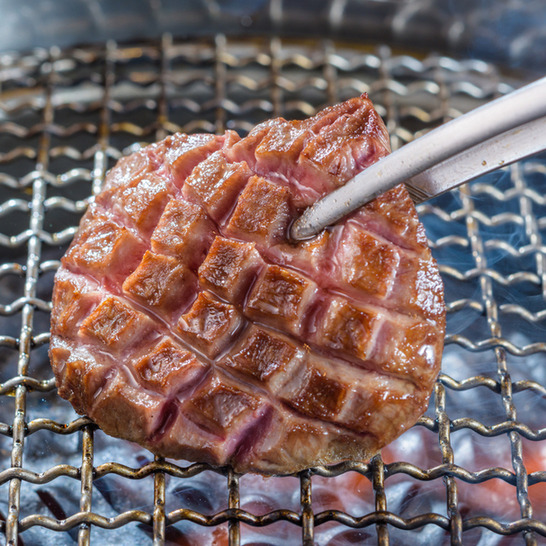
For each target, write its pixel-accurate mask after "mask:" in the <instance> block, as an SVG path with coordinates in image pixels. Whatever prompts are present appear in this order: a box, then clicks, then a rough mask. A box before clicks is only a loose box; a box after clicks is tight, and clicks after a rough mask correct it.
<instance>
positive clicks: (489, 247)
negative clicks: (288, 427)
mask: <svg viewBox="0 0 546 546" xmlns="http://www.w3.org/2000/svg"><path fill="white" fill-rule="evenodd" d="M1 61H2V64H1V65H0V86H1V87H0V192H1V194H2V202H1V204H0V246H1V249H2V250H1V252H2V256H3V258H2V263H1V265H0V327H1V330H0V358H1V359H2V366H1V368H0V382H1V384H0V396H1V398H0V433H1V434H0V453H1V456H2V466H1V467H0V517H1V520H2V521H1V530H2V532H3V533H4V534H5V537H6V542H7V543H8V544H13V545H15V544H37V543H44V544H46V543H49V542H51V543H55V544H61V543H66V544H73V543H79V544H93V543H97V544H99V543H102V544H104V543H112V542H115V541H116V540H117V541H120V539H119V537H125V540H128V539H127V537H128V536H131V537H133V535H134V538H131V541H133V542H135V544H140V543H142V544H146V543H149V542H150V541H153V543H154V544H196V543H199V542H201V543H203V544H224V543H225V544H230V545H238V544H250V543H254V544H256V543H258V542H260V543H262V544H268V543H273V544H274V543H279V542H278V540H280V538H279V537H281V536H283V537H285V536H286V537H288V538H285V540H283V541H284V542H286V543H287V544H291V543H294V544H301V543H303V544H306V545H309V544H314V543H316V544H349V543H369V544H373V543H377V544H381V545H387V544H402V543H408V542H411V543H418V542H420V543H423V544H431V543H435V544H440V543H451V544H464V543H468V544H478V543H480V544H497V543H499V544H500V543H501V542H500V539H501V538H502V537H506V539H510V538H511V539H513V540H514V541H515V542H514V543H525V544H537V543H538V542H539V541H540V540H542V537H544V536H546V494H544V488H546V485H545V484H546V466H545V465H546V463H545V461H546V447H545V444H546V442H545V440H546V428H545V423H544V419H543V418H542V417H541V414H542V415H544V408H545V401H546V377H545V374H546V371H545V369H546V366H545V364H546V342H545V339H546V335H545V319H546V315H545V310H544V307H545V302H546V246H545V243H544V237H545V235H546V201H545V199H544V195H545V194H546V181H545V179H546V177H545V176H544V175H545V174H546V168H545V166H544V163H543V162H541V161H540V160H539V159H533V160H528V161H526V162H521V163H518V164H516V165H514V166H512V167H510V168H507V169H505V170H504V171H501V172H500V173H496V174H493V175H489V176H488V177H484V178H482V179H480V180H478V181H477V182H476V183H474V184H472V185H470V186H467V187H463V188H462V189H461V190H460V191H458V192H456V193H452V194H449V195H446V196H442V197H440V198H437V199H436V200H433V201H431V202H429V203H426V204H424V205H421V206H420V209H419V210H420V214H421V217H422V219H423V222H424V223H425V226H426V228H427V233H428V235H429V238H430V242H431V247H432V248H433V252H434V253H435V256H436V258H437V260H438V262H439V263H440V267H441V271H442V274H443V277H444V280H445V282H446V299H447V303H448V335H447V338H446V351H445V358H444V367H443V374H442V375H441V376H440V378H439V381H438V382H437V384H436V387H435V392H434V398H433V400H432V401H431V406H430V408H429V411H428V412H427V413H426V414H425V416H424V417H423V418H422V419H421V420H420V422H419V424H418V426H416V427H414V429H412V431H410V432H409V433H408V434H410V435H411V434H414V436H415V434H417V435H418V436H417V438H418V439H419V441H422V442H424V443H423V444H418V445H417V448H416V447H415V445H413V447H412V448H411V449H413V451H417V452H418V456H417V458H415V457H414V458H413V459H412V457H411V456H410V457H409V459H408V460H406V458H402V457H403V456H404V446H405V444H404V441H403V440H402V441H401V443H400V442H399V443H398V448H395V449H394V451H391V452H390V453H385V452H384V453H383V455H382V456H377V457H375V458H374V459H373V460H371V461H370V462H367V463H364V462H355V461H353V462H346V463H342V464H339V465H336V466H333V467H329V468H324V467H319V468H313V469H311V470H309V471H306V472H303V473H301V474H299V475H298V476H297V477H292V478H290V477H286V478H278V479H277V478H274V479H272V480H273V481H269V482H263V484H265V485H263V484H262V485H263V487H267V484H268V483H269V484H270V486H271V487H272V488H275V487H277V488H278V491H279V498H280V499H281V500H282V498H283V497H282V495H283V494H284V495H286V494H288V495H296V496H297V499H296V500H295V501H294V499H293V498H292V497H290V501H287V502H285V503H284V504H283V503H282V502H281V501H279V504H278V506H271V505H269V506H268V507H266V508H264V506H262V507H261V508H259V507H258V508H257V507H256V505H254V509H252V506H253V505H251V504H250V503H249V502H248V498H247V497H248V491H249V488H251V487H255V484H253V483H254V482H252V483H251V482H248V480H249V478H248V477H246V476H237V475H235V474H234V473H233V472H231V471H230V470H229V469H220V470H211V469H210V468H209V467H208V466H206V465H203V464H192V465H186V464H183V463H178V464H176V463H173V462H168V461H165V460H162V459H161V458H155V460H152V459H151V458H150V457H149V454H148V455H146V453H147V452H144V450H139V449H137V448H134V447H128V446H127V445H126V443H125V442H121V441H119V440H115V439H111V438H105V437H103V436H102V433H101V432H100V431H98V430H97V429H96V427H95V426H94V425H93V423H91V422H90V421H89V420H87V419H86V418H84V417H78V416H76V415H75V414H74V413H73V412H72V410H71V409H70V408H69V407H68V404H67V403H66V402H64V401H62V400H60V399H59V398H58V397H57V396H56V393H55V385H54V381H53V379H52V378H51V375H52V374H51V371H50V369H49V367H48V361H47V343H48V321H49V307H50V303H49V298H50V295H51V287H52V279H53V274H54V272H55V270H56V267H57V266H58V260H59V259H60V257H61V256H62V254H63V252H64V250H65V249H66V247H67V245H68V243H69V242H70V240H71V238H72V236H73V234H74V232H75V229H76V227H75V226H76V225H77V223H78V220H79V217H80V216H81V214H82V213H83V211H84V210H85V208H86V206H87V204H88V202H89V199H90V196H91V195H93V194H96V193H97V192H98V191H99V190H100V187H101V183H102V180H103V178H104V175H105V172H106V171H107V169H108V168H110V167H111V166H112V165H113V164H114V163H115V161H116V160H117V159H118V158H119V157H120V156H121V155H122V154H124V153H127V152H128V151H130V150H132V149H134V147H135V144H134V143H135V141H138V142H141V143H144V142H151V141H154V140H157V139H161V138H164V137H165V136H166V135H167V134H169V133H171V132H174V131H183V132H195V131H207V132H222V131H224V130H225V129H226V128H228V129H235V130H237V131H240V132H242V133H244V132H246V131H248V130H249V129H250V128H251V127H252V126H253V125H254V124H255V123H257V122H259V121H262V120H264V119H266V118H268V117H272V116H277V115H282V116H284V117H288V118H290V117H304V116H308V115H312V114H314V113H315V112H316V111H317V110H318V109H320V108H321V107H323V106H324V105H326V104H328V103H333V102H338V101H341V100H343V99H345V98H348V97H350V96H354V95H355V94H359V93H362V92H368V93H369V95H370V97H371V99H372V100H373V101H374V103H375V104H376V106H377V109H378V111H379V113H380V114H381V115H382V116H383V117H384V119H385V121H386V123H387V127H388V129H389V132H390V134H391V138H392V144H393V148H397V147H399V146H401V145H403V144H404V143H405V142H407V141H409V140H411V139H412V138H414V137H415V136H416V135H419V134H420V133H421V132H422V131H426V130H427V129H428V128H430V127H432V126H435V125H437V124H439V123H441V122H443V121H446V120H447V119H449V118H451V117H454V116H456V115H459V114H460V113H461V112H464V111H465V110H468V109H470V108H471V107H473V106H476V105H478V104H480V103H481V102H483V101H485V100H489V99H491V98H493V97H494V96H496V95H499V94H503V93H506V92H508V91H509V90H510V89H511V88H512V85H514V83H513V82H512V83H511V82H508V81H507V80H506V79H505V78H503V77H501V76H500V75H499V74H498V73H497V71H496V70H495V69H494V68H492V66H490V65H488V64H485V63H482V62H479V61H468V62H458V61H455V60H453V59H450V58H446V57H439V56H429V57H426V58H421V59H418V58H416V57H412V56H409V55H395V54H393V53H392V51H391V50H390V49H389V48H387V47H384V46H381V47H374V48H369V49H367V48H364V47H357V46H351V47H344V46H341V45H339V44H336V43H334V42H331V41H322V42H316V41H307V42H298V41H281V40H280V39H278V38H270V39H263V38H262V39H246V40H227V39H226V37H224V36H223V35H218V36H216V37H214V39H211V40H206V39H203V40H201V41H173V40H172V38H171V37H170V36H169V35H166V36H164V37H163V38H162V40H161V41H160V42H147V43H135V44H130V45H123V46H121V45H118V44H116V43H113V42H109V43H107V44H106V45H105V46H104V47H101V46H96V47H90V48H80V49H71V50H59V49H56V48H54V49H51V50H48V51H44V50H38V51H35V52H33V53H32V54H31V55H28V56H24V55H23V56H6V57H4V58H2V59H1ZM517 83H518V82H516V84H517ZM491 408H494V409H495V411H493V412H492V411H490V410H491ZM405 436H407V435H405ZM402 438H404V437H402ZM497 440H499V441H500V440H502V441H504V442H505V443H504V444H503V445H504V450H503V451H499V452H495V453H494V456H493V457H492V458H491V455H490V454H489V458H487V456H486V457H485V458H484V456H483V453H482V452H485V451H487V450H488V449H489V447H488V446H489V445H490V444H489V443H487V442H489V441H497ZM465 442H467V443H468V442H470V443H476V442H478V443H477V446H478V447H477V448H476V449H474V450H470V453H471V455H472V456H476V457H477V456H478V455H479V453H482V455H481V457H482V459H481V461H482V464H481V468H479V467H480V464H479V462H477V461H478V460H477V459H474V460H473V461H469V460H468V458H467V459H465V456H466V455H465V453H466V454H468V450H467V451H464V450H463V448H462V447H461V445H463V446H464V444H465ZM480 442H484V443H483V444H482V443H480ZM112 445H113V446H119V445H122V446H123V447H120V450H121V451H119V452H118V451H115V449H117V448H115V447H114V451H109V450H111V449H112V448H111V447H108V446H112ZM491 445H493V444H491ZM495 445H496V444H495ZM396 449H398V451H396ZM410 451H411V450H410ZM428 451H431V452H432V451H435V453H436V455H437V459H434V457H433V456H429V455H428V454H427V452H428ZM120 453H121V454H122V455H127V453H129V454H130V457H129V458H124V459H122V460H121V461H120V460H118V459H119V458H120ZM537 453H538V454H540V453H542V454H543V455H542V457H540V456H538V455H537ZM478 458H479V457H478ZM403 461H406V462H403ZM537 461H538V462H537ZM129 462H131V463H135V464H128V463H129ZM209 475H213V476H214V477H213V478H210V479H209V478H208V477H204V476H209ZM349 475H350V476H357V477H358V479H359V480H361V481H358V484H360V485H359V487H362V488H363V490H364V489H366V487H367V485H369V491H367V492H364V493H362V495H363V496H367V498H368V497H369V500H370V506H369V509H368V510H367V511H366V510H363V509H362V507H361V506H360V505H357V504H354V503H353V504H352V505H351V502H349V501H347V503H346V504H345V505H344V506H341V507H340V505H339V502H338V501H339V499H334V498H330V503H329V502H328V501H327V500H320V499H318V497H319V496H320V495H318V493H321V495H322V492H323V490H324V488H326V489H330V490H331V491H334V492H335V495H337V496H338V497H339V498H341V499H343V497H344V496H347V498H353V497H354V495H355V494H356V492H355V491H356V490H355V491H352V492H351V493H349V491H348V490H344V489H342V488H341V485H340V484H342V483H344V484H345V485H347V483H346V482H340V481H339V480H340V479H341V478H344V477H346V476H349ZM296 478H297V480H298V481H296ZM112 480H114V481H112ZM116 480H117V481H116ZM192 480H193V481H192ZM195 480H197V482H198V483H201V482H210V484H208V485H209V488H210V487H211V484H212V486H213V487H216V488H217V489H216V490H215V492H214V493H213V494H214V495H217V496H222V495H224V496H225V499H224V500H223V501H222V502H223V503H224V504H223V505H222V506H220V508H219V509H218V510H216V509H215V506H216V505H215V504H214V502H213V501H211V500H207V499H206V498H204V497H200V499H201V500H200V502H198V501H196V500H195V494H194V495H193V497H192V495H190V494H189V493H188V491H189V490H190V489H191V490H192V491H195V490H197V489H196V488H197V486H196V485H195V483H196V482H195ZM199 480H201V482H199ZM274 480H281V481H282V484H283V485H278V486H277V485H274V484H279V483H281V482H278V481H277V482H274ZM336 480H338V481H336ZM362 480H364V481H362ZM404 480H405V481H404ZM499 481H501V482H502V483H503V484H505V485H507V487H509V488H511V491H512V492H513V496H514V499H515V500H514V503H512V504H513V506H515V509H516V512H513V513H511V514H508V513H507V511H506V510H504V512H503V509H502V504H503V502H500V506H501V509H500V511H499V507H498V506H495V503H496V501H495V496H494V495H495V490H494V488H492V489H487V494H488V495H489V497H488V498H489V502H488V503H486V505H484V506H478V503H477V502H475V503H474V504H473V503H472V501H471V500H469V499H471V498H472V497H474V498H478V499H483V498H484V497H483V492H482V493H477V494H475V492H474V490H473V489H472V487H476V488H479V487H482V488H483V487H488V486H489V485H491V484H493V483H498V482H499ZM247 482H248V483H247ZM127 483H131V484H133V485H126V484H127ZM355 483H357V482H355V481H354V480H353V482H351V483H350V484H349V485H351V484H352V486H354V485H355ZM391 483H393V484H395V485H394V486H391V485H390V484H391ZM404 483H405V484H406V485H407V484H411V487H410V486H408V487H406V486H405V485H403V486H401V485H400V484H404ZM58 484H61V485H58ZM108 484H109V485H108ZM112 484H113V485H112ZM120 484H124V485H123V487H122V491H121V492H119V491H118V492H117V494H118V496H119V497H124V498H123V499H121V500H120V499H119V498H114V496H115V492H113V490H112V489H113V488H114V486H116V487H117V486H119V485H120ZM185 484H191V487H190V485H185ZM363 484H364V485H363ZM366 484H367V485H366ZM201 485H202V486H203V490H206V484H205V485H203V483H201ZM399 486H400V487H406V492H405V493H404V495H402V497H401V500H400V499H399V498H398V497H397V496H396V495H395V494H393V493H392V491H393V490H394V489H395V488H396V487H399ZM427 487H428V489H427ZM123 488H125V489H123ZM173 488H174V489H173ZM469 488H470V493H468V491H469ZM76 489H77V491H76ZM136 489H139V490H142V491H144V493H142V495H140V496H139V495H138V494H137V493H135V490H136ZM63 491H64V493H65V496H63V493H62V492H63ZM124 491H125V492H124ZM173 491H175V493H176V494H175V495H174V497H173ZM476 491H478V489H476ZM502 491H506V489H504V490H502ZM535 491H536V493H535ZM186 493H188V494H186ZM426 494H429V496H430V497H431V498H434V499H436V501H437V502H436V503H432V504H427V503H424V502H423V501H422V499H423V495H426ZM202 495H203V494H202ZM351 495H353V496H352V497H351ZM480 495H482V496H480ZM125 497H127V498H125ZM142 497H144V499H145V500H144V501H142ZM173 498H174V499H175V500H174V501H173ZM285 498H288V497H285ZM415 498H420V499H421V505H419V506H417V507H416V506H415V503H414V502H413V499H415ZM132 499H133V500H132ZM146 499H147V500H146ZM271 504H275V503H271ZM67 507H69V508H67ZM105 507H106V508H107V509H106V508H105ZM190 523H193V524H197V525H194V526H193V527H191V526H190V527H188V526H187V525H188V524H190ZM279 525H281V527H279ZM268 528H271V529H275V530H274V531H271V532H270V531H269V529H268ZM196 529H197V530H196ZM279 529H281V531H279ZM287 529H288V530H287ZM260 531H261V532H262V533H263V534H264V537H265V538H261V539H257V538H256V536H259V533H260ZM124 533H128V534H124ZM268 533H273V534H268ZM283 533H284V534H283ZM351 533H352V534H351ZM268 537H269V538H268ZM272 537H277V538H276V539H273V538H272ZM121 540H123V539H121ZM268 540H269V541H271V542H268ZM495 540H497V542H495ZM48 541H49V542H48ZM63 541H64V542H63ZM351 541H352V542H351ZM480 541H483V542H480ZM511 543H512V542H511Z"/></svg>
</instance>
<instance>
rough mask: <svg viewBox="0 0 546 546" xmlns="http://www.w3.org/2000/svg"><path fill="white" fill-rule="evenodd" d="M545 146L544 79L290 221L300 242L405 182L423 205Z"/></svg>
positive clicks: (427, 138)
mask: <svg viewBox="0 0 546 546" xmlns="http://www.w3.org/2000/svg"><path fill="white" fill-rule="evenodd" d="M545 149H546V77H544V78H541V79H540V80H538V81H536V82H533V83H531V84H529V85H526V86H525V87H522V88H521V89H518V90H517V91H514V92H512V93H510V94H508V95H505V96H503V97H501V98H499V99H496V100H494V101H492V102H490V103H488V104H485V105H483V106H480V107H479V108H476V109H475V110H472V111H470V112H468V113H467V114H464V115H462V116H460V117H459V118H456V119H454V120H452V121H449V122H448V123H446V124H444V125H442V126H440V127H438V128H437V129H434V130H432V131H430V132H429V133H427V134H426V135H424V136H422V137H420V138H418V139H417V140H414V141H412V142H410V143H409V144H406V145H405V146H403V147H402V148H400V149H399V150H397V151H396V152H393V153H392V154H390V155H389V156H387V157H385V158H383V159H381V160H380V161H378V162H377V163H375V164H373V165H371V166H370V167H368V168H367V169H365V170H364V171H362V172H361V173H359V174H357V175H356V176H355V177H354V178H352V179H351V180H349V181H348V182H347V183H346V184H345V185H344V186H342V187H341V188H339V189H337V190H335V191H333V192H332V193H330V194H329V195H327V196H325V197H323V198H322V199H320V200H319V201H317V202H316V203H315V204H314V205H312V206H311V207H309V208H308V209H307V210H305V211H304V213H303V214H302V215H301V217H300V218H298V219H297V220H296V221H295V222H294V224H293V225H292V230H291V236H292V238H293V239H295V240H302V239H307V238H309V237H312V236H313V235H315V234H317V233H319V232H320V231H321V230H322V229H324V228H325V227H326V226H329V225H331V224H333V223H334V222H336V221H337V220H339V219H341V218H343V217H344V216H346V215H347V214H349V213H351V212H353V211H354V210H356V209H358V208H359V207H361V206H363V205H365V204H366V203H367V202H368V201H371V200H372V199H374V198H375V197H377V196H378V195H381V194H382V193H384V192H386V191H388V190H390V189H391V188H393V187H394V186H396V185H397V184H399V183H401V182H404V183H405V184H406V186H407V188H408V190H409V193H410V195H411V197H412V199H413V200H414V202H415V203H416V204H417V203H421V202H423V201H426V200H427V199H430V198H432V197H435V196H437V195H440V194H442V193H444V192H446V191H449V190H451V189H453V188H455V187H457V186H459V185H461V184H463V183H464V182H468V181H469V180H472V179H474V178H476V177H478V176H480V175H482V174H485V173H488V172H491V171H494V170H495V169H498V168H500V167H502V166H504V165H509V164H510V163H513V162H514V161H517V160H519V159H523V158H525V157H528V156H531V155H533V154H536V153H538V152H541V151H544V150H545Z"/></svg>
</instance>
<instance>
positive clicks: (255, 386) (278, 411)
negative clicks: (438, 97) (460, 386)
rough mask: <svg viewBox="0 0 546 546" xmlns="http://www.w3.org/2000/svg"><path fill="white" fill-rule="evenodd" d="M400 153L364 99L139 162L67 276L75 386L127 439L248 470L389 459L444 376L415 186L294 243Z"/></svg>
mask: <svg viewBox="0 0 546 546" xmlns="http://www.w3.org/2000/svg"><path fill="white" fill-rule="evenodd" d="M388 153H389V142H388V135H387V132H386V129H385V126H384V124H383V122H382V121H381V119H380V118H379V116H378V115H377V113H376V112H375V110H374V109H373V107H372V104H371V102H370V101H369V100H368V98H367V96H365V95H363V96H362V97H359V98H353V99H351V100H348V101H346V102H344V103H342V104H339V105H336V106H333V107H330V108H326V109H325V110H323V111H321V112H319V113H318V114H317V115H316V116H314V117H312V118H309V119H306V120H303V121H286V120H284V119H282V118H279V119H274V120H271V121H268V122H265V123H262V124H261V125H258V126H257V127H256V128H255V129H254V130H252V131H251V132H250V134H249V135H248V136H246V137H245V138H240V137H239V136H238V135H237V134H235V133H233V132H231V131H228V132H226V133H225V134H224V135H221V136H214V135H184V134H175V135H172V136H169V137H167V138H166V139H165V140H163V141H161V142H158V143H156V144H152V145H150V146H147V147H146V148H143V149H142V150H140V151H138V152H136V153H133V154H132V155H129V156H128V157H124V158H123V159H121V160H120V161H119V162H118V164H117V165H116V166H115V167H114V168H113V169H112V170H111V171H110V172H109V173H108V175H107V177H106V182H105V186H104V189H103V191H102V193H100V195H98V196H97V198H96V199H95V201H94V202H93V203H92V204H91V206H90V207H89V209H88V210H87V212H86V214H85V215H84V217H83V219H82V221H81V225H80V229H79V232H78V234H77V235H76V237H75V239H74V241H73V243H72V245H71V246H70V248H69V250H68V252H67V253H66V255H65V256H64V258H63V259H62V265H61V267H60V269H59V271H58V273H57V275H56V279H55V288H54V294H53V312H52V321H51V331H52V335H51V348H50V354H51V360H52V365H53V369H54V371H55V375H56V380H57V385H58V390H59V394H60V395H61V396H62V397H64V398H66V399H67V400H69V401H70V402H71V403H72V405H73V406H74V408H75V409H76V411H78V412H79V413H82V414H87V415H88V416H89V417H91V418H92V419H93V420H95V421H96V423H97V424H98V425H100V427H101V428H102V429H103V430H104V431H105V432H107V433H108V434H111V435H113V436H118V437H121V438H125V439H128V440H132V441H134V442H138V443H139V444H141V445H143V446H145V447H146V448H148V449H150V450H151V451H152V452H154V453H157V454H160V455H163V456H166V457H173V458H183V459H188V460H192V461H202V462H208V463H210V464H212V465H224V464H231V465H233V467H234V468H235V470H236V471H239V472H244V471H256V472H261V473H264V474H275V473H276V474H282V473H291V472H295V471H298V470H301V469H303V468H306V467H309V466H313V465H319V464H327V463H333V462H337V461H341V460H344V459H365V458H368V457H370V456H372V455H373V454H375V453H376V452H377V451H378V450H379V449H380V448H381V447H382V446H384V445H385V444H387V443H388V442H390V441H391V440H393V439H394V438H396V437H397V436H398V435H400V434H401V433H402V432H403V431H404V430H406V429H407V428H408V427H410V426H411V425H413V424H414V423H415V421H416V420H417V419H418V418H419V416H420V415H422V413H423V412H424V411H425V409H426V406H427V404H428V399H429V396H430V394H431V391H432V387H433V383H434V380H435V379H436V376H437V374H438V371H439V366H440V359H441V353H442V346H443V336H444V326H445V308H444V302H443V292H442V290H443V287H442V282H441V280H440V276H439V274H438V269H437V266H436V263H435V261H434V259H433V258H432V257H431V253H430V250H429V248H428V246H427V239H426V236H425V232H424V229H423V226H422V225H421V224H420V222H419V220H418V217H417V214H416V211H415V208H414V206H413V203H412V201H411V200H410V198H409V196H408V194H407V192H406V190H405V188H404V187H403V186H402V185H401V186H398V187H395V188H394V189H393V190H391V191H389V192H388V193H385V194H384V195H382V196H381V197H379V198H378V199H376V200H375V201H373V202H372V203H369V204H368V205H366V206H365V207H363V208H362V209H360V210H359V211H357V212H356V213H354V214H352V215H351V216H349V217H348V218H346V219H345V220H343V221H342V222H339V223H338V224H337V225H336V226H334V227H332V228H329V229H327V230H325V231H323V232H322V233H320V234H319V235H317V236H316V237H314V238H312V239H310V240H308V241H304V242H300V243H297V244H296V243H294V242H291V241H290V240H289V238H288V235H287V234H288V228H289V226H290V223H291V222H292V221H293V219H294V218H295V217H296V215H298V214H299V213H300V212H301V210H302V209H303V208H304V207H306V206H308V205H309V204H311V203H312V202H314V201H315V200H317V199H319V198H320V197H321V196H323V195H325V194H326V193H328V192H330V191H332V190H333V189H335V188H336V187H338V186H340V185H342V184H344V183H345V182H346V181H347V180H348V179H349V178H351V177H352V176H354V175H355V174H357V173H358V172H359V171H361V170H363V169H365V168H366V167H367V166H368V165H370V164H372V163H374V162H375V161H377V160H379V159H380V158H382V157H384V156H385V155H386V154H388Z"/></svg>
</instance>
